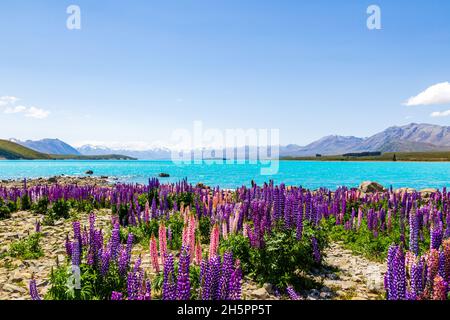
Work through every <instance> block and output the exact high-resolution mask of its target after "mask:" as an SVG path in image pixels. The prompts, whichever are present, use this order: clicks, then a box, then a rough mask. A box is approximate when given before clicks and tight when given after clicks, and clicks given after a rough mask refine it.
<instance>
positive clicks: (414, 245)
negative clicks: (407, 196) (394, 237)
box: [409, 210, 419, 256]
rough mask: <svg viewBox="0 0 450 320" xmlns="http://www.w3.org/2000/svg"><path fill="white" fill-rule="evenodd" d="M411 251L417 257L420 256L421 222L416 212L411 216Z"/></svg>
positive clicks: (413, 211)
mask: <svg viewBox="0 0 450 320" xmlns="http://www.w3.org/2000/svg"><path fill="white" fill-rule="evenodd" d="M409 250H410V251H411V252H412V253H414V254H415V255H416V256H417V255H418V254H419V221H418V220H417V214H416V211H415V210H412V211H411V213H410V214H409Z"/></svg>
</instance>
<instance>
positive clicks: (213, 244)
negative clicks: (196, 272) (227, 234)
mask: <svg viewBox="0 0 450 320" xmlns="http://www.w3.org/2000/svg"><path fill="white" fill-rule="evenodd" d="M219 237H220V231H219V226H218V225H217V224H215V225H214V227H213V229H212V230H211V236H210V238H211V239H210V243H209V256H208V258H209V260H211V259H212V258H214V257H215V256H217V249H218V248H219Z"/></svg>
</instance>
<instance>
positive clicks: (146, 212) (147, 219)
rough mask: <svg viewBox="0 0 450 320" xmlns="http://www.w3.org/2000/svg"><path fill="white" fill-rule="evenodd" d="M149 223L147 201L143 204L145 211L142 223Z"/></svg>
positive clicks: (148, 205)
mask: <svg viewBox="0 0 450 320" xmlns="http://www.w3.org/2000/svg"><path fill="white" fill-rule="evenodd" d="M149 221H150V204H149V203H148V201H147V202H146V203H145V210H144V222H145V223H147V222H149Z"/></svg>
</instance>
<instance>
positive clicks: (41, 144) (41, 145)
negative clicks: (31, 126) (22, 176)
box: [9, 139, 81, 156]
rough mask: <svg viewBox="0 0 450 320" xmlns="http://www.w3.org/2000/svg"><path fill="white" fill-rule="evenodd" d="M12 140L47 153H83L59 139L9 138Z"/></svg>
mask: <svg viewBox="0 0 450 320" xmlns="http://www.w3.org/2000/svg"><path fill="white" fill-rule="evenodd" d="M9 140H10V141H11V142H15V143H17V144H20V145H22V146H24V147H27V148H30V149H32V150H35V151H38V152H42V153H47V154H70V155H77V156H79V155H81V153H80V152H79V151H78V150H77V149H75V148H74V147H72V146H70V145H69V144H67V143H65V142H64V141H61V140H59V139H42V140H38V141H32V140H26V141H20V140H17V139H9Z"/></svg>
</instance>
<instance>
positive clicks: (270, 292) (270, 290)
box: [263, 283, 273, 294]
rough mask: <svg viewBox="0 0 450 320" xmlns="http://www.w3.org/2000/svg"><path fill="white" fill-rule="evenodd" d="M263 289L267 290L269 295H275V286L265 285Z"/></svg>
mask: <svg viewBox="0 0 450 320" xmlns="http://www.w3.org/2000/svg"><path fill="white" fill-rule="evenodd" d="M263 288H264V289H266V291H267V292H268V293H269V294H273V286H272V285H271V284H270V283H264V285H263Z"/></svg>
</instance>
